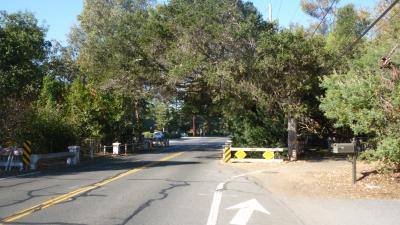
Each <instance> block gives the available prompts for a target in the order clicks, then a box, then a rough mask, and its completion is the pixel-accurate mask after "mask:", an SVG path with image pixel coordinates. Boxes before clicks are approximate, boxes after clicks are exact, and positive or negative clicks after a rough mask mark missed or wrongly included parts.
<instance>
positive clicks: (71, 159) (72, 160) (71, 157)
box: [30, 146, 80, 170]
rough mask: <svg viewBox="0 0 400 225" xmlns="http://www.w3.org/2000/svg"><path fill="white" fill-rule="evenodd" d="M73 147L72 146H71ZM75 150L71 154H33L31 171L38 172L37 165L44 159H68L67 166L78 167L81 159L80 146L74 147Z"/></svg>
mask: <svg viewBox="0 0 400 225" xmlns="http://www.w3.org/2000/svg"><path fill="white" fill-rule="evenodd" d="M70 147H72V146H70ZM73 147H75V148H72V149H74V150H73V151H71V149H70V151H71V152H57V153H49V154H32V155H31V163H30V169H31V170H36V169H37V164H38V162H39V161H40V160H43V159H67V164H68V165H76V164H78V163H79V160H80V157H79V154H80V153H79V152H80V151H79V148H76V147H79V146H73Z"/></svg>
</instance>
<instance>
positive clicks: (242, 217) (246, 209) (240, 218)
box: [227, 199, 271, 225]
mask: <svg viewBox="0 0 400 225" xmlns="http://www.w3.org/2000/svg"><path fill="white" fill-rule="evenodd" d="M227 209H239V211H238V212H237V213H236V215H235V216H234V217H233V219H232V220H231V222H230V224H232V225H246V224H247V222H248V221H249V219H250V217H251V215H252V214H253V212H254V211H260V212H262V213H266V214H268V215H271V213H270V212H268V211H267V210H266V209H265V208H264V207H263V206H262V205H261V204H260V203H259V202H258V201H257V200H255V199H251V200H248V201H245V202H242V203H239V204H237V205H234V206H231V207H229V208H227Z"/></svg>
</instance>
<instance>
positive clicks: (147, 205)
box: [120, 181, 190, 225]
mask: <svg viewBox="0 0 400 225" xmlns="http://www.w3.org/2000/svg"><path fill="white" fill-rule="evenodd" d="M179 182H182V184H169V186H170V187H168V188H164V189H162V190H161V191H160V192H158V194H160V195H161V197H159V198H153V199H149V200H148V201H146V202H145V203H143V204H142V205H140V206H139V207H138V208H137V209H135V210H134V211H133V212H132V214H131V215H129V216H128V217H127V218H126V219H125V220H124V221H123V222H122V223H121V224H120V225H125V224H127V223H128V222H129V221H130V220H131V219H132V218H133V217H135V216H136V215H137V214H139V213H140V212H142V211H143V210H145V209H146V208H148V207H150V206H151V204H152V203H153V202H155V201H161V200H164V199H166V198H167V197H168V193H167V192H168V191H170V190H172V189H174V188H178V187H184V186H189V185H190V184H189V183H188V182H186V181H179Z"/></svg>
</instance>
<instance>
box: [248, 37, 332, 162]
mask: <svg viewBox="0 0 400 225" xmlns="http://www.w3.org/2000/svg"><path fill="white" fill-rule="evenodd" d="M277 46H278V47H277ZM323 46H324V41H323V40H322V39H321V38H320V37H316V38H313V39H307V38H306V35H305V33H304V31H302V30H298V31H296V32H292V31H289V30H282V31H280V32H276V33H271V32H265V33H264V34H263V35H262V36H261V38H260V40H259V47H258V53H259V56H260V57H259V58H258V61H257V69H258V73H256V74H255V75H254V76H252V77H251V79H249V82H248V83H250V84H251V85H252V87H254V89H253V90H254V91H253V93H252V94H253V96H255V97H257V99H259V101H260V103H261V104H266V105H271V106H272V107H271V108H278V109H280V110H282V112H283V113H284V114H285V117H286V120H287V125H288V147H289V156H290V157H291V158H292V159H294V160H296V159H297V154H298V151H299V149H298V146H297V136H298V135H297V131H298V120H299V119H300V118H303V117H306V116H307V115H310V112H311V109H313V107H312V105H308V104H307V103H312V102H313V101H310V99H313V98H314V99H315V98H316V97H317V96H318V94H320V93H321V91H320V89H319V88H318V82H319V77H321V76H322V74H323V73H324V72H325V68H324V62H325V61H326V59H327V57H328V54H327V53H326V52H324V51H322V49H323Z"/></svg>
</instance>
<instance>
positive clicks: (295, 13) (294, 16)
mask: <svg viewBox="0 0 400 225" xmlns="http://www.w3.org/2000/svg"><path fill="white" fill-rule="evenodd" d="M300 5H301V3H300V4H299V5H298V6H297V8H296V10H295V11H294V12H293V16H292V18H291V19H290V22H291V21H293V20H294V19H295V18H296V16H297V12H298V11H299V9H300Z"/></svg>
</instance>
